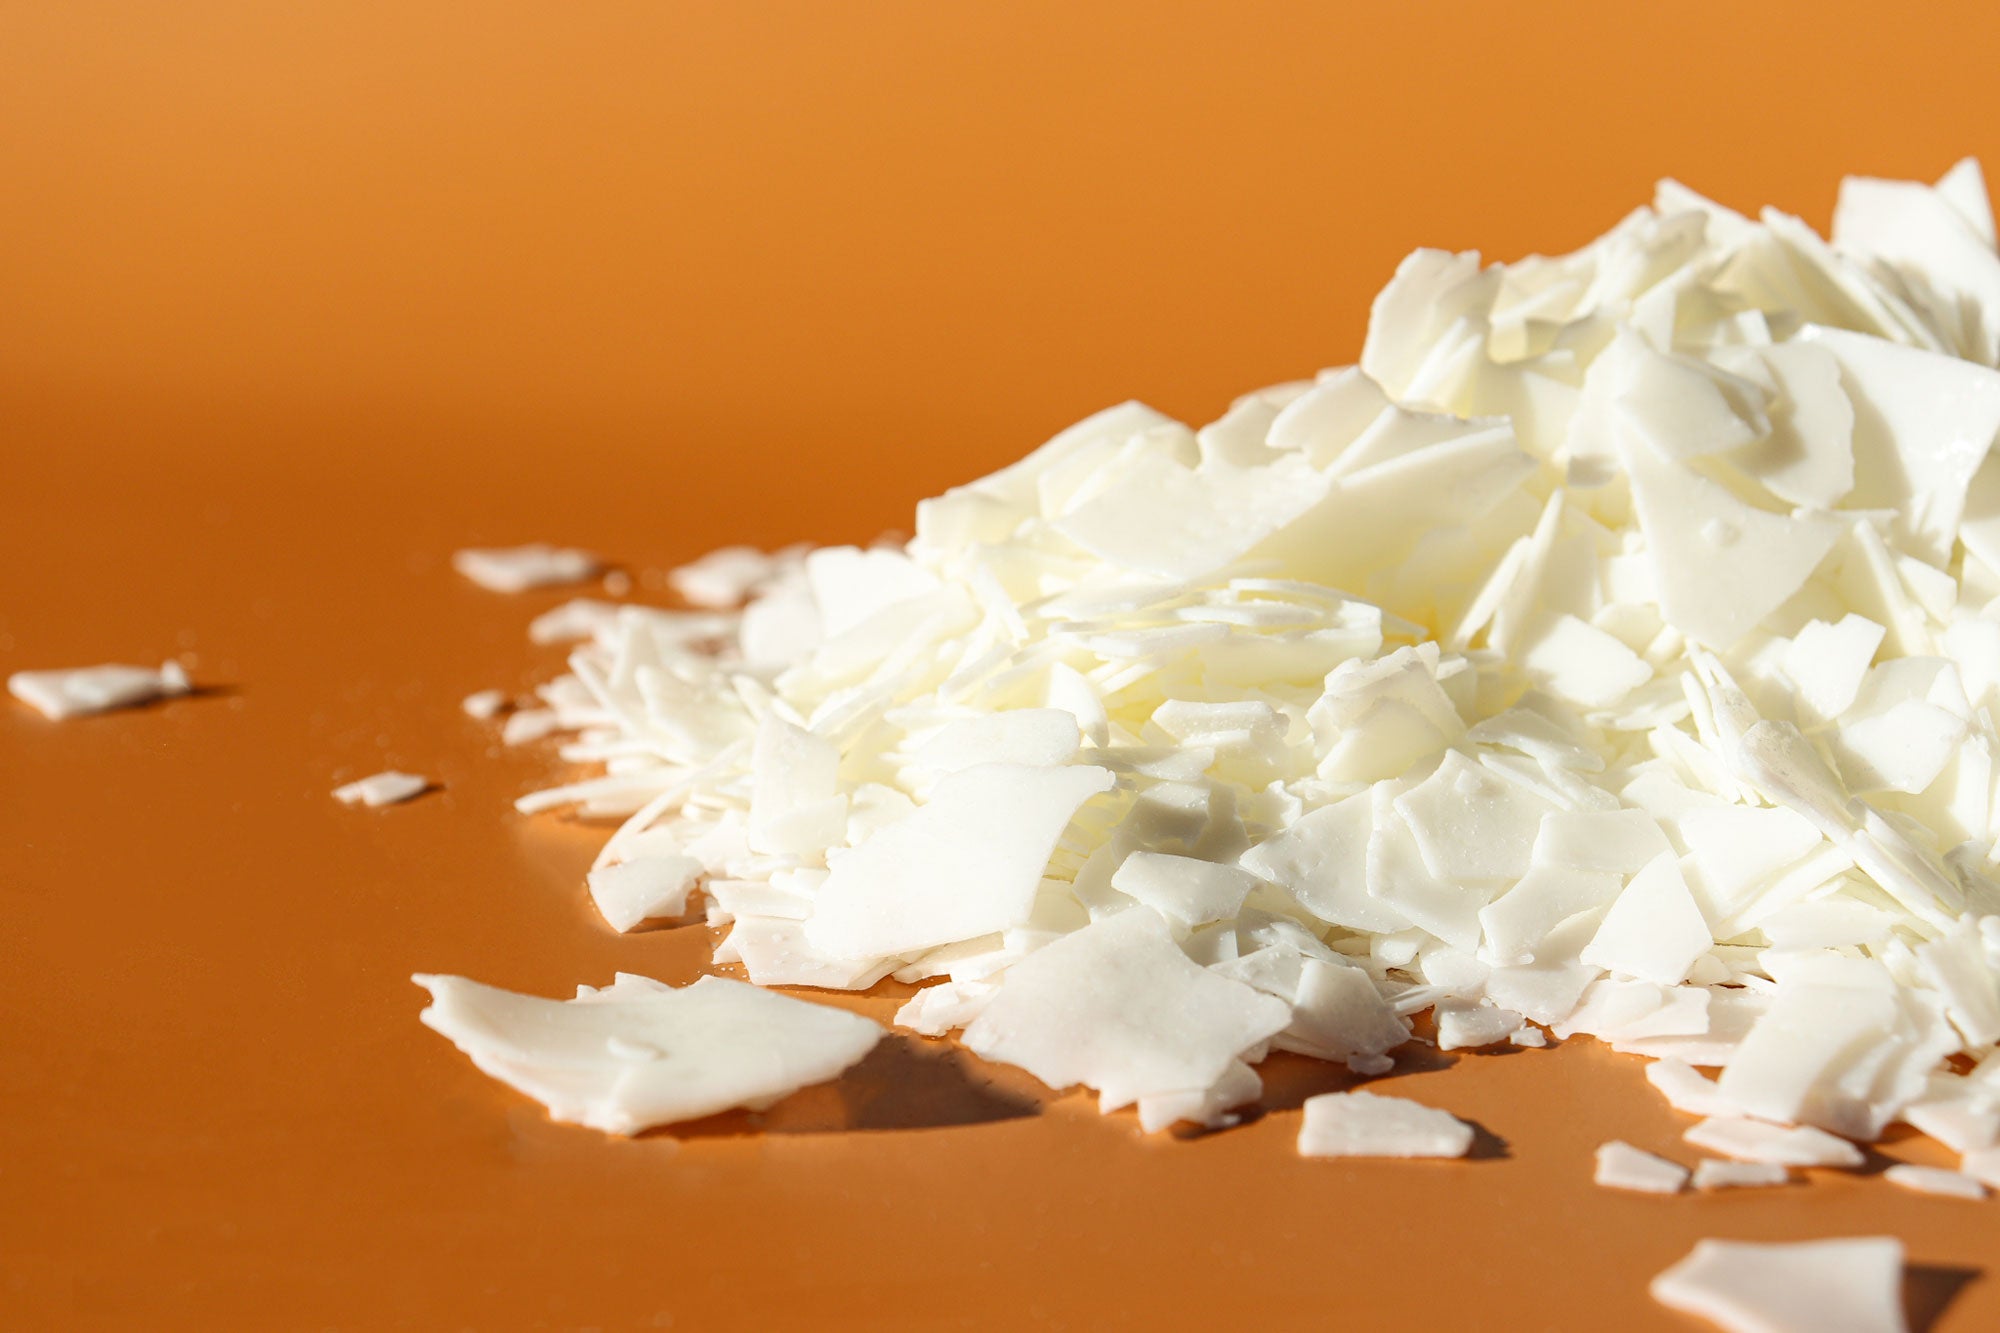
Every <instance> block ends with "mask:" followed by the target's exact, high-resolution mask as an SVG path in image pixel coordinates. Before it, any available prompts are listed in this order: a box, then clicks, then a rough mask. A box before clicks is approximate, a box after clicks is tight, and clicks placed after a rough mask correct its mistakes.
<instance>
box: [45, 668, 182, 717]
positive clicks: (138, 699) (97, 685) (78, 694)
mask: <svg viewBox="0 0 2000 1333" xmlns="http://www.w3.org/2000/svg"><path fill="white" fill-rule="evenodd" d="M193 688H194V686H193V685H192V684H191V683H189V681H188V678H187V673H186V672H185V671H183V670H181V666H180V663H178V662H166V663H163V664H162V665H161V666H160V669H159V670H158V671H155V670H153V669H151V668H150V667H136V666H115V665H113V666H94V667H76V668H73V669H69V670H62V671H16V672H15V673H14V674H13V675H11V676H9V677H7V692H8V693H9V694H12V695H13V696H14V697H15V698H16V699H19V700H20V701H21V702H22V703H24V704H27V705H28V706H29V707H31V708H33V709H36V710H37V711H39V712H40V713H41V714H42V715H43V716H45V717H49V718H53V719H55V720H57V721H60V720H61V719H63V718H69V717H83V716H86V715H88V714H91V713H104V712H109V711H110V710H112V709H114V708H136V707H138V706H139V705H140V704H145V703H151V702H152V701H153V700H155V699H169V698H172V697H174V696H175V695H180V694H187V693H189V692H190V691H192V690H193Z"/></svg>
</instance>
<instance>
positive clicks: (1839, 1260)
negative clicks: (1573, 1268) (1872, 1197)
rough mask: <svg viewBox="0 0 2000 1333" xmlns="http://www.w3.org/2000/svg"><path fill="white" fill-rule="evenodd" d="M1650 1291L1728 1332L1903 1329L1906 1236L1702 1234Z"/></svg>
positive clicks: (1877, 1332) (1885, 1332) (1888, 1332)
mask: <svg viewBox="0 0 2000 1333" xmlns="http://www.w3.org/2000/svg"><path fill="white" fill-rule="evenodd" d="M1651 1291H1652V1294H1653V1299H1654V1300H1656V1301H1658V1302H1659V1303H1660V1304H1662V1305H1664V1306H1667V1307H1668V1308H1670V1309H1674V1310H1679V1311H1681V1312H1682V1313H1684V1314H1691V1315H1696V1316H1698V1317H1700V1318H1702V1319H1706V1320H1708V1321H1709V1322H1710V1323H1712V1324H1714V1325H1715V1326H1716V1327H1718V1328H1721V1329H1723V1330H1725V1331H1726V1333H1907V1330H1908V1327H1909V1326H1908V1325H1907V1324H1906V1323H1905V1322H1904V1320H1903V1296H1902V1292H1903V1243H1902V1242H1901V1241H1899V1240H1896V1239H1895V1238H1893V1237H1890V1236H1867V1237H1857V1238H1854V1239H1840V1240H1808V1241H1784V1242H1762V1241H1747V1240H1700V1241H1696V1242H1695V1246H1694V1250H1693V1252H1692V1253H1690V1254H1689V1255H1688V1256H1687V1258H1685V1259H1683V1260H1681V1261H1680V1262H1679V1263H1677V1264H1675V1265H1674V1266H1673V1267H1672V1268H1669V1269H1667V1270H1666V1271H1665V1272H1664V1273H1661V1274H1660V1275H1659V1276H1658V1277H1656V1278H1654V1279H1653V1282H1652V1287H1651Z"/></svg>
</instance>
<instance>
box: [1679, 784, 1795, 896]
mask: <svg viewBox="0 0 2000 1333" xmlns="http://www.w3.org/2000/svg"><path fill="white" fill-rule="evenodd" d="M1673 825H1674V828H1675V830H1676V831H1677V832H1678V833H1679V834H1680V836H1681V841H1682V842H1683V843H1685V844H1686V846H1687V849H1688V853H1689V855H1691V856H1692V857H1693V858H1694V862H1695V865H1696V866H1697V867H1698V868H1699V869H1700V871H1701V881H1700V882H1701V885H1702V887H1703V888H1704V889H1705V890H1706V891H1707V893H1708V894H1709V896H1710V897H1711V898H1713V899H1714V902H1713V904H1712V906H1713V908H1714V910H1715V911H1716V912H1717V913H1718V914H1726V913H1727V912H1729V911H1732V910H1734V909H1735V908H1737V907H1738V906H1740V905H1741V904H1742V903H1743V902H1744V901H1745V900H1746V899H1747V898H1748V897H1749V896H1750V895H1751V893H1752V892H1753V891H1754V890H1755V889H1756V888H1757V886H1758V885H1759V884H1761V883H1763V882H1764V881H1765V880H1766V879H1767V878H1769V877H1770V876H1771V875H1774V874H1776V873H1777V872H1778V871H1779V870H1782V869H1783V868H1784V867H1786V866H1788V865H1790V864H1792V863H1793V862H1795V861H1798V860H1801V859H1802V858H1804V857H1805V856H1806V854H1807V853H1809V852H1811V851H1812V850H1813V849H1814V848H1815V847H1817V846H1819V843H1820V831H1819V830H1818V829H1817V828H1814V827H1813V825H1812V822H1811V821H1810V820H1808V819H1806V818H1805V817H1804V816H1802V815H1800V814H1798V813H1797V812H1795V811H1792V810H1786V809H1761V808H1756V807H1750V806H1715V807H1712V808H1708V809H1698V810H1689V811H1687V812H1686V813H1685V814H1683V815H1680V816H1679V817H1678V818H1676V819H1675V820H1674V821H1673Z"/></svg>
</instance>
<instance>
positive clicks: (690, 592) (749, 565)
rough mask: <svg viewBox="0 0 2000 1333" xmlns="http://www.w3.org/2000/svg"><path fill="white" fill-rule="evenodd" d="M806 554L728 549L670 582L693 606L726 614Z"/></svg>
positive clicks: (676, 573) (688, 566)
mask: <svg viewBox="0 0 2000 1333" xmlns="http://www.w3.org/2000/svg"><path fill="white" fill-rule="evenodd" d="M803 554H804V552H802V551H780V552H778V553H777V554H776V555H767V554H765V553H764V552H763V551H760V550H758V549H757V548H756V547H754V546H725V547H722V548H721V549H719V550H714V551H710V552H709V553H708V554H707V555H704V556H703V557H701V559H699V560H695V561H692V562H690V563H688V564H685V565H682V566H680V567H679V568H678V569H675V570H673V571H671V572H670V573H668V575H667V582H668V583H669V584H670V585H671V586H672V587H673V590H674V591H675V592H677V593H679V594H680V595H681V599H682V600H683V601H685V602H686V603H687V604H688V605H689V606H700V607H708V608H712V609H716V610H726V609H728V608H730V607H735V606H741V605H742V604H743V602H744V601H745V600H746V599H747V598H748V597H749V596H750V595H751V594H752V593H755V592H759V591H762V590H763V589H764V588H766V587H768V586H770V585H771V584H773V583H775V582H776V581H777V580H778V578H779V577H780V576H781V575H782V574H783V573H784V572H785V570H786V569H787V567H788V566H789V565H790V564H792V563H793V559H794V558H795V557H797V556H803Z"/></svg>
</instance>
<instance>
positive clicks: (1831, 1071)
mask: <svg viewBox="0 0 2000 1333" xmlns="http://www.w3.org/2000/svg"><path fill="white" fill-rule="evenodd" d="M1868 966H1871V967H1873V968H1874V971H1875V973H1876V974H1877V976H1878V977H1879V980H1877V979H1874V978H1871V977H1870V976H1869V975H1868V974H1867V973H1865V972H1864V973H1862V974H1861V976H1860V978H1859V980H1860V983H1861V984H1848V983H1847V981H1846V979H1845V978H1830V979H1829V980H1828V981H1826V982H1813V981H1810V980H1807V979H1805V978H1800V979H1798V980H1796V981H1794V982H1793V983H1792V984H1791V985H1788V986H1783V987H1781V988H1780V989H1779V991H1778V993H1777V995H1776V997H1775V998H1774V999H1773V1000H1772V1002H1771V1007H1770V1009H1769V1010H1768V1011H1767V1012H1766V1013H1765V1014H1764V1016H1763V1017H1761V1018H1759V1019H1758V1020H1757V1024H1756V1026H1755V1027H1753V1028H1751V1030H1750V1033H1749V1035H1748V1036H1747V1037H1745V1038H1744V1039H1743V1043H1742V1045H1741V1046H1740V1047H1738V1048H1737V1051H1736V1054H1735V1055H1734V1056H1733V1057H1732V1058H1731V1059H1730V1061H1729V1065H1728V1067H1727V1068H1725V1069H1724V1070H1723V1071H1722V1077H1721V1078H1720V1079H1719V1080H1717V1086H1718V1087H1719V1088H1720V1090H1721V1092H1722V1094H1723V1095H1724V1096H1726V1097H1727V1098H1729V1100H1730V1101H1732V1102H1734V1103H1735V1104H1736V1105H1737V1106H1739V1107H1741V1108H1743V1110H1744V1111H1745V1112H1747V1113H1748V1114H1750V1115H1754V1116H1759V1117H1762V1118H1763V1119H1766V1120H1775V1121H1782V1122H1786V1123H1790V1122H1794V1121H1806V1122H1809V1123H1812V1124H1817V1125H1823V1126H1827V1127H1830V1128H1836V1129H1841V1130H1851V1131H1854V1132H1857V1133H1861V1134H1865V1135H1867V1136H1870V1137H1872V1136H1873V1135H1874V1134H1876V1133H1879V1132H1880V1129H1881V1127H1880V1126H1879V1125H1875V1124H1871V1123H1868V1122H1869V1121H1870V1120H1871V1119H1872V1118H1873V1116H1872V1112H1871V1108H1870V1107H1869V1106H1868V1105H1867V1103H1866V1101H1865V1100H1863V1098H1865V1095H1866V1094H1867V1093H1868V1092H1869V1091H1870V1090H1871V1087H1870V1084H1869V1083H1864V1084H1863V1085H1862V1087H1861V1089H1860V1092H1861V1094H1862V1097H1857V1096H1856V1095H1855V1094H1854V1093H1853V1092H1851V1091H1849V1089H1848V1087H1847V1085H1846V1082H1845V1080H1844V1079H1843V1078H1842V1075H1843V1074H1845V1073H1846V1072H1847V1070H1848V1069H1849V1067H1850V1066H1853V1065H1855V1064H1857V1063H1865V1057H1866V1055H1867V1052H1868V1051H1869V1050H1870V1048H1872V1047H1876V1046H1879V1045H1880V1044H1881V1043H1882V1042H1884V1041H1886V1040H1888V1039H1889V1038H1890V1037H1891V1036H1892V1035H1893V1034H1894V1033H1895V1032H1896V1030H1897V1028H1898V1025H1899V1023H1900V1021H1901V1019H1902V1014H1901V1011H1900V1008H1899V1006H1898V1005H1897V1003H1896V997H1895V994H1894V990H1893V983H1892V982H1891V981H1890V980H1889V977H1888V975H1887V973H1886V972H1882V971H1881V969H1880V967H1879V965H1872V964H1871V965H1868ZM1871 1082H1872V1081H1871Z"/></svg>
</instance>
